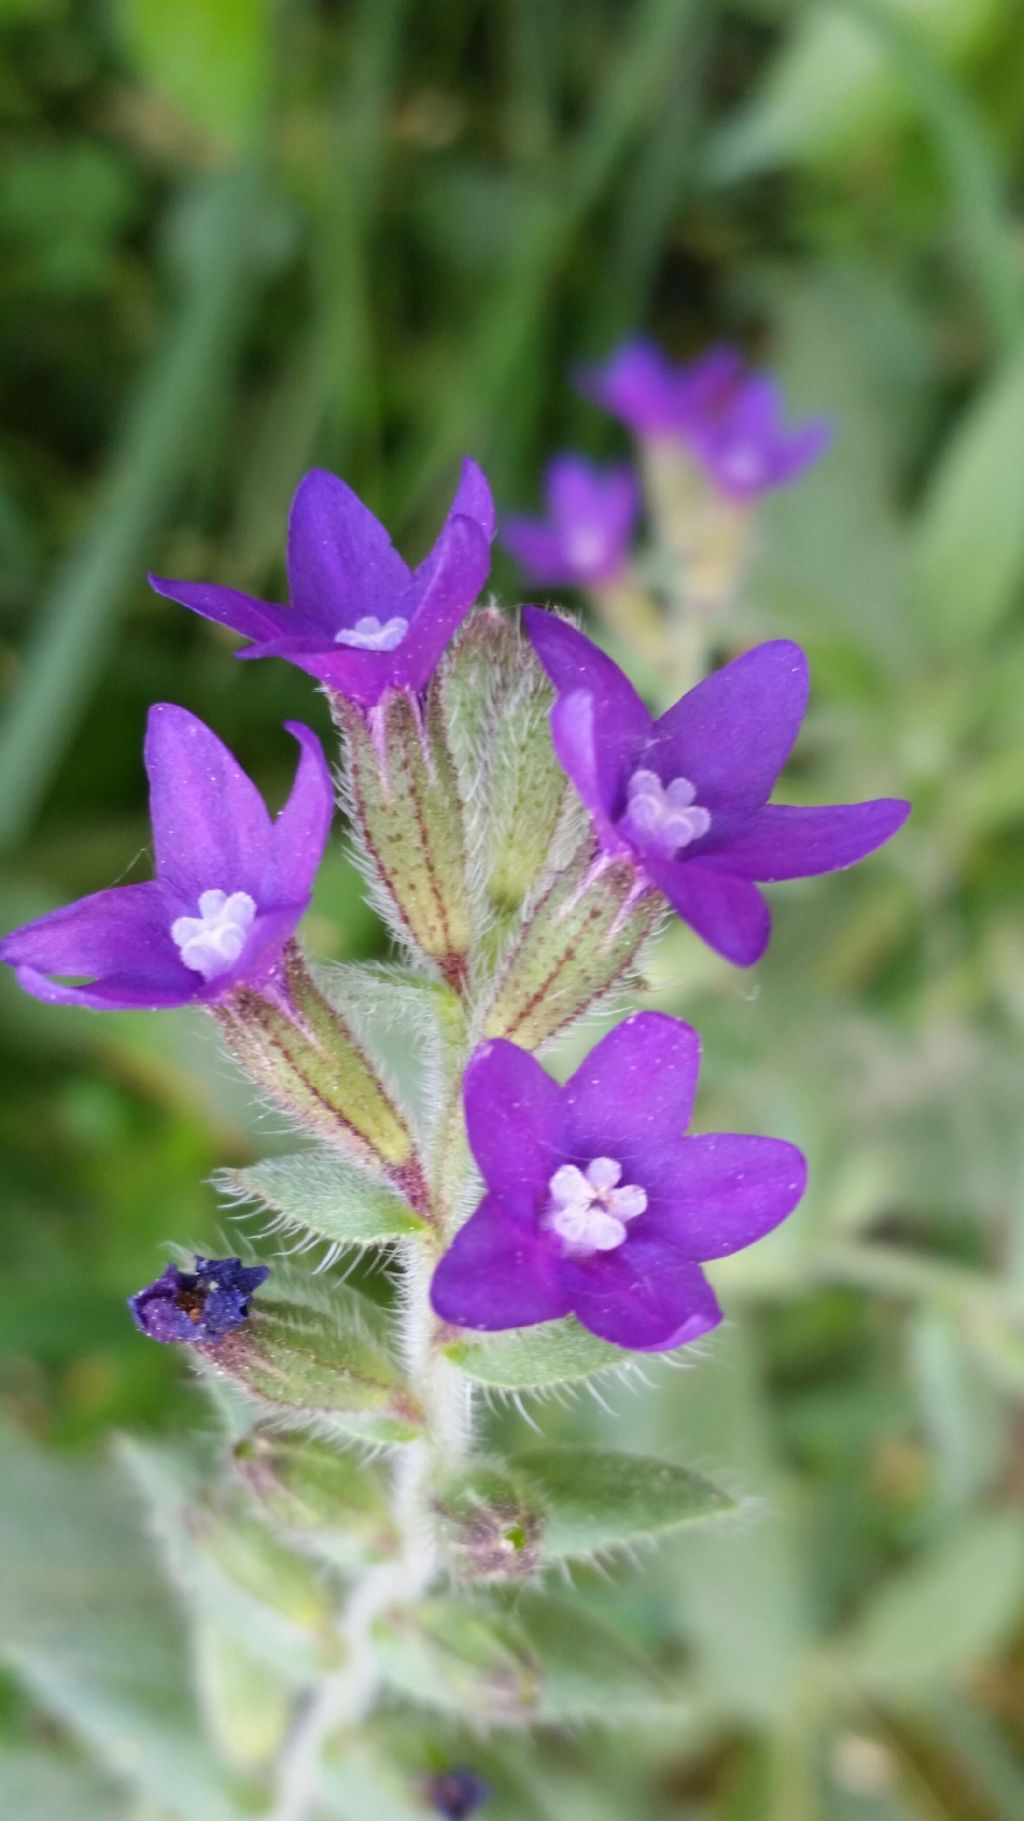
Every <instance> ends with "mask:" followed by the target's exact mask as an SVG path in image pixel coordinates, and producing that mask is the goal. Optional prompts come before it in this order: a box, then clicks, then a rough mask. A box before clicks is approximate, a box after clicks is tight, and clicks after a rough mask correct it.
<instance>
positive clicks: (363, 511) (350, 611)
mask: <svg viewBox="0 0 1024 1821" xmlns="http://www.w3.org/2000/svg"><path fill="white" fill-rule="evenodd" d="M493 536H494V506H493V503H492V500H491V490H490V488H489V486H488V485H487V481H486V478H485V476H484V474H483V473H482V471H481V470H480V469H479V468H478V467H477V465H476V463H475V462H472V461H468V460H467V461H464V462H463V464H462V479H461V480H460V482H459V487H458V490H457V492H456V495H455V498H454V499H453V501H452V504H451V508H450V510H449V513H448V517H447V519H446V520H445V524H444V527H443V529H442V531H441V535H440V537H439V538H438V540H437V542H436V544H435V545H434V548H433V550H432V551H431V552H430V555H429V556H427V557H426V558H424V560H423V562H422V563H420V565H419V567H418V568H417V569H410V568H409V567H408V565H407V564H406V563H405V562H403V560H402V558H401V557H400V556H399V554H398V552H397V550H395V548H394V546H393V545H392V543H391V539H390V537H389V536H388V533H387V532H386V531H385V529H384V526H383V525H382V524H381V523H380V520H379V519H377V518H375V517H374V515H373V513H372V512H370V511H369V510H368V508H367V507H366V506H364V505H363V503H362V501H361V500H360V499H358V498H357V497H356V495H355V494H354V493H353V491H352V489H351V487H348V486H346V484H345V482H344V481H342V480H339V479H338V478H337V476H336V475H333V474H328V473H327V472H326V471H325V470H324V469H322V468H315V469H314V470H313V471H312V473H311V474H307V475H306V477H305V479H304V480H302V481H301V482H300V484H299V487H298V490H297V491H296V494H295V498H294V499H293V501H292V509H291V514H290V516H289V520H288V583H289V591H290V598H291V605H290V606H289V607H282V606H277V605H275V604H274V603H273V602H270V601H261V600H257V599H256V598H255V597H254V596H253V595H250V594H240V593H239V592H238V590H237V589H234V588H222V587H219V586H217V585H216V584H214V583H208V582H172V581H166V580H164V579H163V578H162V577H160V576H155V575H151V576H150V578H149V579H150V583H151V585H152V587H153V588H155V589H156V591H157V593H158V594H164V595H167V597H168V598H169V599H170V600H172V601H180V602H181V604H182V606H183V607H189V608H191V609H192V612H193V613H200V614H202V615H203V616H204V617H205V618H206V619H208V620H216V621H218V622H219V624H220V625H222V626H230V627H231V628H232V629H233V630H234V631H235V632H240V633H242V634H244V636H245V637H246V638H247V639H252V640H254V641H255V642H254V644H253V645H252V646H251V647H250V648H249V649H248V650H246V651H240V652H238V653H237V655H238V656H239V657H240V658H286V659H287V660H288V662H289V663H291V664H296V665H298V667H299V669H300V670H305V671H308V672H309V674H310V676H314V677H316V678H318V679H319V681H320V682H321V683H325V684H326V685H327V687H328V688H329V689H333V690H334V691H335V692H336V693H337V694H338V695H342V696H347V697H348V698H349V700H351V701H353V702H358V703H360V704H361V705H362V706H363V707H364V708H372V707H373V706H374V704H375V703H377V702H379V701H380V698H381V696H382V695H384V693H385V691H386V690H388V689H422V688H423V687H424V686H425V685H426V684H427V683H428V682H429V681H430V678H431V676H432V675H433V673H434V671H435V670H436V668H437V665H438V662H439V660H440V657H441V654H442V652H443V651H444V648H445V646H446V645H447V643H448V641H449V639H450V638H451V636H452V634H453V632H454V631H455V630H456V628H457V627H458V626H459V625H460V624H461V622H462V621H463V620H464V619H465V617H466V614H467V613H468V612H469V610H470V608H471V607H472V605H473V603H474V601H475V600H476V598H477V596H478V595H479V593H480V590H481V588H482V587H483V585H484V582H485V581H486V580H487V571H488V568H489V566H490V541H491V539H492V537H493Z"/></svg>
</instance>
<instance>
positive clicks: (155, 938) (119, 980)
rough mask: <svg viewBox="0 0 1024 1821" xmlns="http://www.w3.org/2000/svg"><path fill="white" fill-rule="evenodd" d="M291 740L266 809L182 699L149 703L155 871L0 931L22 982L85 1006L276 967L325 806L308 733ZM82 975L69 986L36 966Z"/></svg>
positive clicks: (213, 996) (316, 749) (153, 1001)
mask: <svg viewBox="0 0 1024 1821" xmlns="http://www.w3.org/2000/svg"><path fill="white" fill-rule="evenodd" d="M287 727H288V731H289V733H291V734H293V735H294V737H295V739H296V740H298V742H299V745H300V747H301V752H300V756H299V764H298V769H297V771H296V774H295V783H294V785H293V787H292V793H291V796H290V797H289V799H288V802H287V803H286V804H285V806H284V808H283V809H282V810H281V812H280V814H279V815H278V817H277V820H276V821H273V822H272V821H271V819H270V816H269V814H268V813H267V809H266V806H265V805H264V802H263V799H262V797H261V796H260V794H259V792H258V791H257V789H256V787H255V785H254V784H253V783H252V782H251V780H250V779H249V778H248V777H247V776H246V774H245V772H244V771H243V770H242V768H241V766H240V765H239V764H238V763H237V761H236V760H235V759H234V758H233V757H232V755H231V753H230V752H229V751H228V749H227V747H226V746H224V745H222V743H221V741H220V740H218V739H217V737H216V735H215V734H213V733H211V731H210V729H209V728H208V727H206V726H204V724H203V722H202V721H199V720H197V719H196V717H195V715H191V714H189V713H188V712H187V710H186V709H184V708H175V707H174V706H173V705H172V704H170V703H168V702H162V703H158V704H157V705H156V706H155V707H153V708H151V709H150V712H149V721H148V724H147V729H146V745H145V763H146V771H147V773H148V775H149V801H150V817H151V821H152V825H153V845H154V849H155V856H156V878H155V879H153V880H148V881H146V882H145V883H144V884H140V885H121V886H115V887H113V889H112V890H110V891H102V892H94V893H93V894H92V896H91V897H88V898H80V899H79V900H78V901H77V903H75V904H68V905H66V906H65V907H64V909H63V910H57V911H52V912H51V913H50V915H49V916H46V917H40V918H39V919H38V921H37V922H35V923H27V924H25V925H24V927H23V928H21V929H16V930H14V931H13V932H12V933H11V934H10V935H9V936H5V937H4V938H3V939H2V941H0V960H3V961H6V962H8V963H9V965H10V966H11V967H13V968H15V969H16V970H17V975H18V980H19V982H20V984H21V985H22V986H23V987H24V989H25V991H26V992H28V993H31V994H32V995H33V996H34V997H35V998H36V999H43V1000H46V1001H48V1002H49V1003H51V1004H58V1005H63V1004H68V1005H84V1006H88V1007H89V1008H90V1009H91V1010H93V1011H129V1010H136V1011H138V1010H159V1009H162V1008H164V1007H169V1006H177V1005H191V1004H196V1003H207V1004H208V1003H210V1002H211V1001H214V1000H218V999H222V998H224V997H225V995H226V994H228V993H230V992H231V991H232V990H233V989H234V988H235V987H237V986H240V985H242V984H243V983H245V984H247V985H253V984H257V983H259V982H260V981H262V980H265V979H266V978H267V977H268V976H269V975H270V974H272V973H273V971H274V970H275V968H276V967H277V965H278V963H279V961H280V958H281V951H282V949H283V947H284V945H285V943H286V942H287V940H288V938H289V937H290V936H291V934H292V932H293V931H294V929H295V927H296V925H297V924H298V922H299V920H300V918H301V917H302V916H303V914H304V913H305V911H306V909H307V907H308V905H309V900H310V894H311V892H312V888H313V879H314V877H315V874H316V870H317V867H318V866H319V864H320V859H321V855H322V854H323V850H324V846H325V843H326V840H327V833H328V829H329V827H330V822H331V814H332V810H333V796H332V790H331V779H330V774H329V772H328V769H327V763H326V760H325V759H324V755H323V751H322V749H321V746H320V742H319V740H318V739H317V737H316V735H315V734H313V733H311V732H310V730H309V728H308V727H303V726H301V725H300V724H299V723H298V722H288V723H287ZM53 974H57V975H78V976H84V977H85V978H86V980H87V981H88V984H86V985H79V986H71V985H64V984H61V982H60V981H57V980H53V979H50V978H48V976H50V975H53Z"/></svg>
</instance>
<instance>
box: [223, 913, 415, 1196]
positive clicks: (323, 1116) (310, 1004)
mask: <svg viewBox="0 0 1024 1821" xmlns="http://www.w3.org/2000/svg"><path fill="white" fill-rule="evenodd" d="M216 1016H217V1021H218V1024H219V1025H220V1028H221V1031H222V1032H223V1034H224V1037H225V1039H226V1041H227V1044H228V1047H229V1048H230V1050H231V1052H232V1054H233V1055H234V1057H235V1059H236V1061H237V1062H238V1063H239V1065H240V1066H241V1068H242V1069H243V1070H244V1071H245V1073H246V1074H247V1075H248V1076H249V1078H250V1080H252V1081H253V1082H254V1083H255V1084H256V1086H257V1087H259V1088H260V1089H261V1090H262V1091H263V1092H264V1093H265V1094H266V1095H267V1096H268V1097H269V1098H270V1099H271V1100H272V1101H273V1102H274V1104H275V1105H276V1106H278V1107H280V1108H281V1110H282V1111H283V1112H286V1113H288V1114H289V1115H290V1116H291V1118H292V1119H293V1120H294V1121H295V1123H296V1124H297V1125H299V1126H301V1127H303V1128H304V1129H305V1130H306V1131H308V1132H310V1133H311V1134H312V1135H313V1136H314V1137H317V1138H320V1139H325V1140H326V1141H327V1142H328V1143H329V1144H330V1145H331V1146H332V1147H335V1148H337V1149H338V1150H340V1151H341V1152H342V1153H343V1154H345V1155H347V1156H348V1157H349V1158H350V1159H351V1160H352V1161H353V1162H354V1163H356V1164H359V1165H361V1166H362V1167H363V1168H364V1169H367V1170H370V1171H374V1172H376V1173H378V1174H382V1175H384V1176H386V1177H387V1178H388V1179H389V1180H390V1181H392V1182H393V1183H394V1184H395V1185H396V1187H398V1188H399V1190H400V1191H401V1192H402V1193H403V1194H405V1195H406V1196H407V1197H408V1198H409V1199H410V1201H411V1202H413V1203H414V1204H415V1203H416V1202H417V1201H419V1200H421V1199H422V1182H423V1178H422V1170H421V1168H420V1165H419V1162H418V1159H417V1157H416V1149H415V1143H414V1140H413V1135H412V1131H411V1129H410V1126H409V1122H408V1120H407V1119H406V1118H405V1116H404V1114H403V1113H402V1111H401V1109H400V1108H399V1107H398V1105H397V1102H396V1100H395V1098H394V1096H393V1095H392V1094H391V1093H390V1092H389V1090H388V1087H387V1085H386V1084H385V1082H384V1081H383V1080H382V1078H381V1075H380V1073H379V1071H378V1070H377V1069H376V1068H375V1067H374V1065H373V1063H372V1062H371V1061H370V1059H369V1057H368V1056H367V1054H366V1052H365V1050H364V1049H363V1047H362V1045H361V1044H360V1043H359V1042H358V1040H357V1038H356V1036H355V1034H354V1032H353V1031H352V1029H351V1027H350V1025H349V1024H348V1023H347V1021H346V1019H345V1018H344V1017H343V1016H342V1014H341V1013H340V1012H339V1010H338V1009H337V1007H336V1006H333V1005H331V1004H330V1002H329V1001H328V1000H327V999H326V998H325V997H324V995H323V994H322V993H321V992H320V990H319V988H318V986H317V984H316V982H315V980H314V978H313V976H312V974H311V973H310V971H309V969H308V968H307V966H306V964H305V961H304V959H303V957H302V956H301V954H300V953H299V951H298V949H297V948H295V947H294V946H293V947H292V948H291V949H290V951H289V953H288V955H287V957H286V963H285V970H284V977H283V979H282V981H281V982H280V983H279V984H278V986H277V988H276V989H275V991H274V992H273V993H270V992H255V991H252V990H251V989H248V988H244V989H242V990H240V991H238V992H236V993H233V994H232V995H231V997H230V998H229V999H228V1000H226V1001H225V1002H224V1004H223V1005H221V1006H219V1007H218V1008H217V1011H216Z"/></svg>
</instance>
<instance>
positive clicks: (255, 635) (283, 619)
mask: <svg viewBox="0 0 1024 1821" xmlns="http://www.w3.org/2000/svg"><path fill="white" fill-rule="evenodd" d="M148 579H149V585H150V587H151V588H152V589H153V590H154V591H155V592H156V593H157V594H162V595H165V596H166V598H167V600H169V601H177V602H178V603H179V605H180V606H182V607H188V608H189V609H190V611H191V612H192V613H198V614H201V615H202V617H203V619H204V620H215V621H216V622H217V625H218V626H230V628H231V630H232V632H240V633H241V634H242V636H243V637H244V638H247V639H276V638H281V637H285V636H287V635H288V633H289V632H296V631H300V630H302V629H303V623H302V622H300V620H299V618H298V616H297V615H296V614H293V613H292V611H291V609H290V608H288V607H278V606H276V605H275V604H274V602H273V601H260V600H257V598H256V596H255V595H252V594H240V593H239V591H238V589H237V588H221V587H218V586H217V584H216V583H214V582H172V581H167V580H165V578H164V577H163V576H160V575H151V576H150V577H149V578H148Z"/></svg>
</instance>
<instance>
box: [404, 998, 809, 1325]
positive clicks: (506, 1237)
mask: <svg viewBox="0 0 1024 1821" xmlns="http://www.w3.org/2000/svg"><path fill="white" fill-rule="evenodd" d="M699 1064H700V1039H699V1038H698V1036H697V1033H696V1031H695V1030H693V1029H692V1027H691V1026H690V1025H688V1024H684V1023H682V1021H681V1020H679V1019H676V1018H670V1017H668V1016H667V1015H666V1014H665V1013H663V1012H639V1013H637V1014H635V1015H634V1016H633V1017H631V1018H627V1019H625V1021H624V1022H623V1023H622V1024H620V1025H618V1026H617V1027H616V1029H615V1030H613V1031H611V1032H610V1033H609V1035H608V1036H606V1037H604V1038H602V1040H601V1042H600V1043H598V1044H597V1045H596V1047H595V1048H594V1049H592V1050H591V1052H590V1054H589V1056H588V1057H587V1058H586V1060H585V1061H584V1062H583V1063H581V1065H580V1067H579V1068H578V1069H577V1071H576V1073H575V1074H574V1075H573V1076H572V1077H571V1079H570V1080H569V1081H568V1082H567V1083H566V1085H565V1086H564V1087H559V1086H558V1085H557V1084H556V1083H555V1082H554V1081H552V1079H551V1077H550V1076H549V1075H548V1074H546V1072H545V1071H544V1069H542V1068H541V1066H540V1064H539V1063H538V1062H537V1061H536V1060H535V1059H534V1058H533V1057H532V1056H530V1055H529V1054H528V1053H527V1052H526V1051H525V1050H521V1049H519V1048H518V1047H517V1046H516V1045H515V1044H513V1043H507V1042H504V1041H500V1040H499V1041H496V1042H493V1043H486V1044H484V1045H483V1046H482V1047H481V1048H480V1049H478V1050H477V1052H476V1054H475V1055H474V1057H473V1059H472V1061H471V1063H470V1065H469V1068H468V1070H467V1072H466V1078H465V1086H464V1097H465V1108H466V1123H467V1126H468V1130H469V1140H470V1144H471V1146H472V1149H473V1154H474V1156H475V1158H476V1161H477V1163H478V1164H479V1166H480V1170H481V1173H482V1175H483V1178H484V1185H485V1191H486V1192H485V1195H484V1199H483V1201H482V1202H481V1203H480V1206H479V1207H478V1208H477V1210H476V1212H475V1213H474V1214H472V1215H471V1216H470V1219H469V1220H468V1221H467V1222H466V1225H465V1226H464V1227H462V1228H461V1230H460V1231H459V1232H458V1233H457V1234H456V1236H455V1239H454V1240H453V1242H452V1244H451V1246H450V1248H449V1250H448V1251H447V1252H446V1253H445V1255H444V1257H443V1258H442V1259H441V1261H440V1263H439V1265H438V1267H437V1270H436V1272H435V1275H434V1281H433V1286H432V1299H433V1304H434V1309H435V1310H436V1312H437V1314H438V1315H439V1316H441V1318H442V1319H443V1320H445V1321H448V1322H451V1323H453V1324H454V1325H456V1326H458V1327H462V1328H475V1329H482V1330H497V1329H502V1328H520V1327H528V1326H531V1325H532V1324H534V1323H536V1322H544V1321H552V1320H554V1319H556V1318H558V1317H560V1316H566V1315H570V1314H572V1315H575V1316H576V1318H577V1320H578V1321H580V1322H582V1324H583V1325H584V1327H586V1328H589V1329H590V1330H591V1332H592V1333H594V1334H597V1335H599V1336H600V1337H601V1338H602V1339H603V1340H607V1341H612V1342H613V1343H614V1344H615V1345H616V1346H619V1347H626V1348H630V1349H633V1350H636V1351H645V1352H661V1351H664V1350H666V1349H668V1348H672V1347H679V1346H682V1345H683V1344H684V1343H685V1342H688V1341H693V1340H696V1339H698V1338H699V1336H700V1335H702V1334H706V1333H707V1332H708V1331H709V1329H711V1328H714V1327H716V1326H717V1324H718V1322H719V1321H721V1319H722V1314H721V1310H720V1308H719V1306H718V1303H717V1301H716V1299H715V1295H714V1292H713V1291H712V1289H711V1286H710V1285H709V1283H708V1282H707V1279H706V1278H705V1276H704V1273H703V1271H702V1270H701V1268H700V1266H701V1261H702V1260H707V1259H714V1258H724V1257H725V1256H726V1255H727V1254H729V1253H731V1252H737V1251H739V1250H741V1249H742V1248H743V1247H744V1246H749V1245H751V1244H753V1242H754V1241H755V1240H757V1239H760V1238H761V1237H762V1236H763V1235H764V1234H765V1233H768V1232H770V1231H771V1229H772V1228H773V1227H775V1226H777V1225H778V1223H779V1221H781V1220H783V1219H784V1218H785V1216H786V1215H787V1214H788V1213H790V1211H791V1210H792V1209H793V1208H794V1207H795V1206H796V1204H797V1202H798V1201H799V1199H800V1197H801V1195H802V1194H803V1191H804V1186H805V1182H806V1166H805V1163H804V1159H803V1157H802V1155H801V1153H800V1152H799V1151H798V1150H796V1148H795V1147H794V1146H793V1145H791V1144H786V1143H784V1142H783V1141H782V1140H781V1139H775V1138H752V1137H740V1136H736V1135H733V1134H717V1133H715V1134H710V1135H706V1136H702V1137H685V1136H684V1131H685V1127H686V1125H687V1122H688V1120H689V1115H690V1109H691V1106H692V1104H693V1097H694V1092H695V1089H696V1085H697V1073H698V1068H699Z"/></svg>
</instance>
